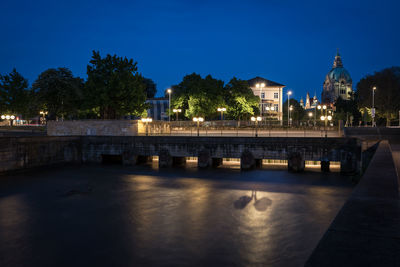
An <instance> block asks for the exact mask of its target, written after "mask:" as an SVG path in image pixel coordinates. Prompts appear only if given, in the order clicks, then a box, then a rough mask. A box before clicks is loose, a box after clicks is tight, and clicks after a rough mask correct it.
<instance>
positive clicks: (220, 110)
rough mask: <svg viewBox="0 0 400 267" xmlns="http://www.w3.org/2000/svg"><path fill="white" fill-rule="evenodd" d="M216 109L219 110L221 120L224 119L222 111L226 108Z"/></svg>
mask: <svg viewBox="0 0 400 267" xmlns="http://www.w3.org/2000/svg"><path fill="white" fill-rule="evenodd" d="M217 110H218V111H219V112H221V121H222V120H223V119H224V112H225V111H226V108H218V109H217Z"/></svg>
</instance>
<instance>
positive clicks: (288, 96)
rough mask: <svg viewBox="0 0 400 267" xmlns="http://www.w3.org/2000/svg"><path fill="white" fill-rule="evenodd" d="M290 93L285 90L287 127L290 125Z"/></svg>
mask: <svg viewBox="0 0 400 267" xmlns="http://www.w3.org/2000/svg"><path fill="white" fill-rule="evenodd" d="M291 94H292V91H288V92H287V107H288V110H287V114H288V121H287V123H288V127H289V126H290V113H289V103H290V95H291Z"/></svg>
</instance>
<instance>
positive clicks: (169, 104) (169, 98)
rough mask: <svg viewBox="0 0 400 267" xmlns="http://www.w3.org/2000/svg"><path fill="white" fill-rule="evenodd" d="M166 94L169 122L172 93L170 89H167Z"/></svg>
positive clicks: (169, 118)
mask: <svg viewBox="0 0 400 267" xmlns="http://www.w3.org/2000/svg"><path fill="white" fill-rule="evenodd" d="M167 93H168V121H171V93H172V90H171V89H170V88H168V89H167Z"/></svg>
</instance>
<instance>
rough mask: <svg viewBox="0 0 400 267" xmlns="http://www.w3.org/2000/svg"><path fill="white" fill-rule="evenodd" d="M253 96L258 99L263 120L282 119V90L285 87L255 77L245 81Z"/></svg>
mask: <svg viewBox="0 0 400 267" xmlns="http://www.w3.org/2000/svg"><path fill="white" fill-rule="evenodd" d="M247 82H248V84H249V86H250V88H251V90H252V91H253V93H254V95H256V96H258V97H260V111H261V116H262V117H263V118H271V119H276V120H279V121H281V122H282V119H283V116H282V115H283V113H282V112H283V106H282V104H283V94H282V93H283V88H284V87H285V85H283V84H280V83H277V82H273V81H270V80H267V79H265V78H261V77H255V78H253V79H250V80H248V81H247Z"/></svg>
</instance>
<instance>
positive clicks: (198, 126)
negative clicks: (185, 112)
mask: <svg viewBox="0 0 400 267" xmlns="http://www.w3.org/2000/svg"><path fill="white" fill-rule="evenodd" d="M193 121H194V122H197V136H200V122H203V121H204V118H202V117H194V118H193Z"/></svg>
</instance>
